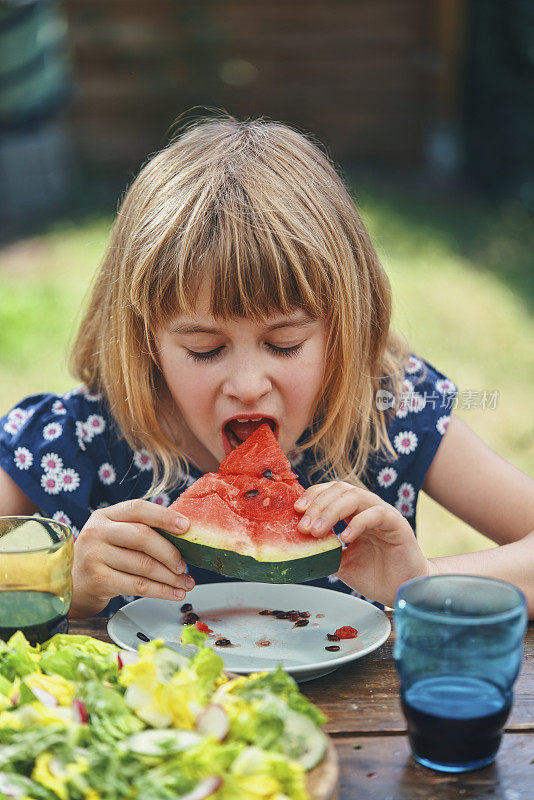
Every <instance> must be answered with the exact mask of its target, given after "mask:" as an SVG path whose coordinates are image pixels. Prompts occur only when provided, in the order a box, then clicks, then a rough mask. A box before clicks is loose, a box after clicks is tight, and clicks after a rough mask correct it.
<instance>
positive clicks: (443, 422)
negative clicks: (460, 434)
mask: <svg viewBox="0 0 534 800" xmlns="http://www.w3.org/2000/svg"><path fill="white" fill-rule="evenodd" d="M450 421H451V418H450V416H448V415H445V416H443V417H440V418H439V419H438V421H437V422H436V428H437V429H438V431H439V432H440V433H441V435H442V436H443V435H444V433H445V431H446V430H447V428H448V427H449V422H450Z"/></svg>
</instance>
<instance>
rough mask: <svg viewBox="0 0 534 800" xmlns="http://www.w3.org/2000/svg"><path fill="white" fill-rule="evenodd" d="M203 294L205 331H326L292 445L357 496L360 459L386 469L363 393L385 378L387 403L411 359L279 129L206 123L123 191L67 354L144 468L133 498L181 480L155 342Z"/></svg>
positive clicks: (333, 202) (366, 257)
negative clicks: (145, 478)
mask: <svg viewBox="0 0 534 800" xmlns="http://www.w3.org/2000/svg"><path fill="white" fill-rule="evenodd" d="M205 282H207V283H208V285H209V287H210V292H211V295H210V297H211V302H210V313H211V314H212V316H213V317H215V318H222V319H231V318H243V319H250V320H253V321H256V322H260V321H262V320H264V319H265V318H267V317H269V316H270V315H271V314H273V313H281V314H290V313H292V312H294V311H295V310H296V309H302V310H303V311H304V312H305V313H307V314H308V315H309V316H310V317H312V318H314V319H323V320H325V322H326V324H327V330H328V344H327V354H326V360H325V374H324V388H323V392H322V395H321V397H320V398H318V400H317V407H316V411H315V414H314V418H313V420H312V421H311V424H310V428H309V430H310V436H309V437H308V439H307V441H305V442H302V443H301V445H300V447H299V448H297V450H302V449H305V448H308V447H309V448H312V449H313V452H314V460H315V464H316V466H317V473H318V474H322V475H325V476H328V477H332V478H338V479H339V478H341V479H344V480H347V481H349V482H351V483H354V484H356V485H362V484H363V482H364V481H365V468H366V465H367V464H368V463H369V457H370V455H371V454H373V453H375V452H378V451H383V452H388V453H389V454H390V455H391V456H392V457H396V456H395V452H394V449H393V447H392V445H391V442H390V441H389V438H388V433H387V428H386V423H387V417H386V415H385V413H384V412H381V411H379V410H378V409H377V407H376V404H375V396H376V391H377V390H378V389H380V388H383V387H384V381H387V386H388V388H389V389H390V391H392V392H393V393H394V394H395V395H396V396H397V397H398V395H399V393H400V392H401V391H402V380H403V377H404V373H403V365H404V364H405V363H406V361H407V359H408V357H409V350H408V348H407V346H406V344H405V343H404V342H403V341H402V340H401V339H400V337H398V336H397V335H396V334H395V333H394V332H393V331H391V330H390V318H391V296H390V287H389V281H388V279H387V276H386V275H385V272H384V271H383V269H382V267H381V265H380V263H379V260H378V257H377V255H376V252H375V250H374V248H373V246H372V243H371V241H370V239H369V235H368V233H367V230H366V228H365V226H364V224H363V222H362V220H361V218H360V216H359V214H358V211H357V209H356V207H355V206H354V203H353V202H352V200H351V198H350V195H349V194H348V192H347V190H346V188H345V186H344V184H343V182H342V181H341V178H340V177H339V176H338V175H337V173H336V171H335V170H334V168H333V167H332V165H331V164H330V163H329V161H328V159H327V158H326V157H325V156H324V155H323V154H322V153H321V152H320V150H319V149H318V148H317V147H316V146H315V145H314V144H313V143H312V142H310V141H309V140H308V139H306V138H305V137H304V136H302V135H301V134H299V133H297V132H296V131H294V130H292V129H291V128H288V127H287V126H285V125H281V124H278V123H269V122H263V121H254V122H250V123H240V122H238V121H236V120H234V119H231V118H224V119H215V120H213V119H212V120H208V121H202V122H200V123H199V124H197V125H196V126H194V127H192V128H190V129H189V130H188V131H186V132H185V133H184V134H183V135H182V136H181V137H180V138H179V139H178V140H177V141H175V142H173V143H171V144H170V145H169V146H168V147H167V148H165V150H163V151H161V152H160V153H158V154H157V155H156V156H155V157H154V158H153V159H152V160H151V161H150V162H148V164H147V165H146V166H145V167H144V168H143V170H142V171H141V172H140V174H139V176H138V177H137V178H136V180H135V181H134V183H133V184H132V186H131V187H130V189H129V191H128V192H127V194H126V196H125V198H124V201H123V204H122V206H121V209H120V211H119V214H118V217H117V221H116V223H115V226H114V230H113V233H112V237H111V242H110V245H109V248H108V251H107V253H106V256H105V259H104V262H103V264H102V267H101V270H100V272H99V274H98V276H97V280H96V283H95V286H94V290H93V295H92V297H91V300H90V303H89V307H88V309H87V311H86V314H85V317H84V319H83V321H82V324H81V327H80V331H79V334H78V338H77V340H76V342H75V344H74V348H73V352H72V357H71V365H72V370H73V372H74V374H75V375H76V376H77V377H78V378H80V379H81V380H83V381H84V382H85V383H86V384H87V385H89V386H90V387H91V388H93V389H95V390H98V391H101V392H103V393H104V394H105V396H106V398H107V399H108V402H109V404H110V408H111V412H112V414H113V416H114V417H115V419H116V421H117V423H118V426H119V429H120V431H121V433H122V435H123V436H124V438H125V439H126V440H127V441H128V443H129V444H130V445H131V446H132V447H133V448H134V449H138V448H145V449H146V450H147V451H148V452H149V453H150V455H151V456H152V461H153V465H154V474H153V483H152V486H151V488H150V490H149V492H148V493H147V496H153V495H154V494H157V493H158V492H161V491H166V490H168V489H169V488H171V487H173V486H175V485H176V481H177V478H176V476H177V474H178V473H179V470H180V469H181V470H182V471H183V472H187V468H188V465H187V459H186V456H185V454H184V453H182V452H181V451H180V449H179V447H178V446H177V444H176V443H175V442H173V441H171V439H170V438H169V437H168V436H167V434H166V433H165V431H164V430H163V428H162V426H161V425H160V422H159V413H158V394H159V391H160V390H161V388H162V380H163V378H162V376H161V373H160V371H159V368H158V363H157V354H156V353H155V346H154V340H153V331H154V329H155V327H156V326H157V325H159V324H161V323H164V322H166V321H168V320H169V319H170V318H171V317H172V316H174V315H178V314H186V315H188V316H193V315H194V313H195V303H196V299H197V296H198V292H199V290H200V288H201V286H202V285H204V284H205ZM355 443H356V446H355Z"/></svg>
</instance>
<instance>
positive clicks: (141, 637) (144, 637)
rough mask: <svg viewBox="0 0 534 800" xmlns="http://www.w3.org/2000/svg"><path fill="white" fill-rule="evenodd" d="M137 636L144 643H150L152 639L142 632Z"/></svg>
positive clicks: (138, 632)
mask: <svg viewBox="0 0 534 800" xmlns="http://www.w3.org/2000/svg"><path fill="white" fill-rule="evenodd" d="M135 635H136V636H137V638H138V639H141V641H142V642H149V641H150V637H149V636H147V635H146V633H143V632H142V631H137V633H136V634H135Z"/></svg>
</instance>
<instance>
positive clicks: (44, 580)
mask: <svg viewBox="0 0 534 800" xmlns="http://www.w3.org/2000/svg"><path fill="white" fill-rule="evenodd" d="M73 558H74V540H73V536H72V531H71V530H70V528H69V527H68V526H67V525H65V524H64V523H62V522H56V521H55V520H53V519H45V518H44V517H38V516H34V517H0V639H4V640H6V641H7V640H8V639H9V638H10V636H12V635H13V634H14V633H15V632H16V631H18V630H20V631H22V633H23V634H24V635H25V637H26V638H27V639H28V641H29V642H30V643H31V644H32V645H35V644H38V643H42V642H44V641H46V640H47V639H49V638H50V637H51V636H53V635H54V634H55V633H67V631H68V620H67V614H68V612H69V609H70V604H71V602H72V562H73Z"/></svg>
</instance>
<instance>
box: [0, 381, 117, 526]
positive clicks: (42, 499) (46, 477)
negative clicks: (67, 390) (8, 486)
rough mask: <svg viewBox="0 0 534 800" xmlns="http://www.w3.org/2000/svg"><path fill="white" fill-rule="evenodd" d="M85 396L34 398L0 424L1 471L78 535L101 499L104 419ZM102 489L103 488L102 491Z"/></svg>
mask: <svg viewBox="0 0 534 800" xmlns="http://www.w3.org/2000/svg"><path fill="white" fill-rule="evenodd" d="M97 412H98V409H96V408H95V404H94V403H91V402H90V401H89V400H87V398H86V396H84V395H82V394H74V393H71V394H68V395H65V396H57V395H51V394H42V395H34V396H32V397H27V398H25V399H24V400H23V401H22V402H21V403H19V405H18V406H17V407H16V408H13V409H12V410H11V411H10V412H9V413H8V414H7V415H6V416H4V417H2V418H1V419H0V466H1V467H2V468H3V469H4V470H5V471H6V472H7V474H8V475H9V476H10V477H11V478H12V479H13V480H14V481H15V483H16V484H17V486H19V487H20V489H21V490H22V491H23V492H24V494H26V496H27V497H28V498H29V499H30V500H31V501H32V502H33V503H35V504H36V506H37V507H38V508H39V509H40V511H41V513H42V514H44V515H45V516H47V517H50V518H53V519H57V520H59V521H64V522H66V524H68V525H70V526H71V527H72V528H73V531H74V534H75V535H77V533H78V531H79V529H80V528H81V527H83V525H84V524H85V522H86V520H87V518H88V517H89V515H90V513H91V510H92V508H95V507H96V506H97V505H98V503H99V502H100V501H101V500H102V499H103V497H101V496H100V495H101V494H102V489H103V487H104V484H103V483H102V482H101V481H98V464H99V463H102V462H103V461H105V460H106V457H105V451H106V447H105V437H104V436H103V435H102V434H103V433H104V431H105V430H106V426H107V423H106V419H105V417H104V416H103V415H102V414H99V413H97ZM99 484H100V486H99Z"/></svg>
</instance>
